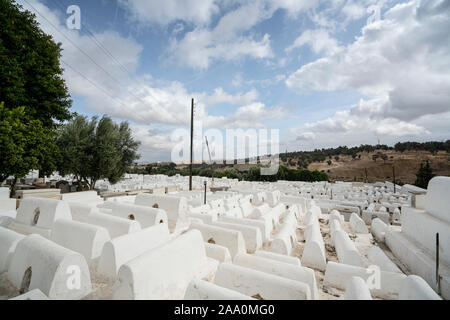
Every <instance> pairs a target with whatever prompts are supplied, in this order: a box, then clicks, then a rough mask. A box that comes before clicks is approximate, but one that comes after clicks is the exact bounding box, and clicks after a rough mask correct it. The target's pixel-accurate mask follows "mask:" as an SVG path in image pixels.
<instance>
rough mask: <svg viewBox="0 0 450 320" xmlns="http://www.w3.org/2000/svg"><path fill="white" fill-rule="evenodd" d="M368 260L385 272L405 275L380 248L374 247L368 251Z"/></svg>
mask: <svg viewBox="0 0 450 320" xmlns="http://www.w3.org/2000/svg"><path fill="white" fill-rule="evenodd" d="M367 258H369V260H370V261H371V262H372V264H374V265H377V266H379V267H380V269H381V270H383V271H389V272H397V273H403V272H402V271H401V270H400V269H399V268H398V267H397V266H396V265H395V263H393V262H392V261H391V259H389V258H388V256H387V255H386V254H385V253H384V252H383V250H381V249H380V247H377V246H373V247H371V248H369V250H367Z"/></svg>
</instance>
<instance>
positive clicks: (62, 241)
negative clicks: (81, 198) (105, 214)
mask: <svg viewBox="0 0 450 320" xmlns="http://www.w3.org/2000/svg"><path fill="white" fill-rule="evenodd" d="M110 239H111V238H110V236H109V232H108V230H106V229H105V228H103V227H99V226H94V225H92V224H87V223H83V222H78V221H72V220H67V219H59V220H57V221H56V222H55V223H54V224H53V229H52V235H51V240H52V241H53V242H55V243H57V244H59V245H61V246H63V247H65V248H67V249H70V250H73V251H75V252H78V253H81V254H82V255H83V256H84V257H85V259H86V261H87V262H88V264H89V265H91V266H94V265H95V264H96V263H97V259H98V258H99V257H100V255H101V253H102V249H103V246H104V244H105V243H106V242H107V241H109V240H110Z"/></svg>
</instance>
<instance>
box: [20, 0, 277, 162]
mask: <svg viewBox="0 0 450 320" xmlns="http://www.w3.org/2000/svg"><path fill="white" fill-rule="evenodd" d="M28 1H30V3H31V4H32V5H33V7H34V8H36V9H37V10H38V11H39V12H40V13H41V14H42V15H44V16H45V17H46V18H47V19H48V20H49V21H50V22H51V23H49V22H48V21H47V20H46V19H44V18H42V16H41V15H39V14H38V13H36V17H37V20H38V22H39V23H40V24H41V28H42V29H43V30H44V32H46V33H48V34H51V35H52V36H53V37H54V39H55V41H57V42H61V43H62V48H63V51H62V60H63V61H65V62H67V63H68V64H69V65H70V66H71V67H72V68H73V69H71V68H70V67H67V66H65V65H64V64H62V67H63V68H64V69H65V71H64V75H63V77H64V79H65V80H66V83H67V85H68V87H69V91H70V93H71V95H72V96H80V97H83V98H84V99H85V107H86V111H89V112H94V113H104V114H108V115H110V116H112V117H115V118H119V119H123V120H129V121H131V127H132V129H133V132H134V135H135V137H137V139H138V140H140V141H142V146H141V151H142V152H143V153H144V154H145V155H147V156H152V155H155V154H158V155H161V156H163V154H166V153H167V151H168V150H169V149H170V148H171V147H172V143H171V142H170V139H169V133H170V131H171V130H172V128H173V126H188V125H189V121H190V101H191V98H192V97H194V98H195V99H196V101H197V104H196V108H195V109H196V114H195V116H196V120H202V121H203V125H204V127H218V128H226V127H233V126H243V127H252V128H254V127H261V126H263V123H262V122H263V121H264V120H266V119H270V118H276V117H279V116H280V115H282V114H283V111H282V109H281V108H278V107H275V108H269V107H266V106H265V105H263V104H258V103H256V102H255V100H256V99H257V98H258V92H257V91H256V90H254V89H253V90H250V91H248V92H240V93H237V94H231V93H228V92H226V91H224V90H223V88H220V87H219V88H216V89H215V90H214V91H213V92H212V93H211V94H209V93H206V92H189V91H188V90H187V89H186V88H185V87H184V86H183V85H182V84H181V83H179V82H176V81H171V82H167V81H161V80H159V79H154V78H153V77H151V76H150V75H148V74H147V75H143V76H139V77H138V76H136V75H135V74H134V72H135V70H136V69H137V68H138V66H139V63H140V59H141V53H142V50H143V48H142V46H141V45H140V44H138V43H137V42H136V41H135V40H134V39H133V38H125V37H122V36H120V35H119V34H118V33H116V32H113V31H105V32H101V33H95V34H94V35H95V38H96V39H97V40H98V41H99V42H100V43H101V44H102V46H104V47H105V48H106V49H107V50H108V51H109V52H110V53H112V55H113V56H114V57H115V59H116V60H118V61H119V62H120V64H122V65H123V66H125V68H126V69H127V70H128V72H125V71H124V70H122V67H119V65H118V64H117V63H115V62H114V61H112V60H111V59H109V58H108V57H106V56H105V53H104V52H102V50H101V49H100V48H99V47H97V46H96V44H95V42H94V41H93V40H92V39H91V38H89V37H88V36H86V35H82V34H80V33H79V32H78V31H76V30H68V29H67V28H66V26H65V23H64V21H65V19H64V18H65V17H64V15H60V14H59V13H58V12H57V11H52V10H50V9H49V8H48V7H46V6H45V5H43V4H42V3H41V2H39V1H38V0H28ZM19 3H21V4H23V6H24V8H25V9H28V10H30V11H32V12H34V9H32V8H31V7H29V6H28V5H27V3H25V2H21V1H19ZM52 24H53V25H54V26H55V27H56V28H55V27H53V26H52ZM61 32H62V33H63V34H64V35H66V37H67V38H69V39H70V41H69V40H68V39H67V38H66V37H64V36H63V35H62V34H61ZM74 44H75V45H74ZM77 47H78V48H79V49H81V51H82V52H84V53H86V55H88V56H89V57H90V58H89V57H87V56H86V55H85V54H83V53H82V52H81V51H80V50H79V49H78V48H77ZM91 59H92V60H94V61H95V62H96V63H97V64H98V65H99V66H101V68H103V69H104V70H105V72H104V71H102V70H101V69H100V67H99V66H97V65H96V64H95V63H94V62H93V61H91ZM80 74H82V75H83V76H84V77H87V78H88V79H89V80H91V81H92V82H94V83H95V84H96V85H97V86H94V85H92V84H91V83H90V82H89V81H88V80H86V78H84V77H83V76H82V75H80ZM105 92H106V94H105ZM217 103H228V104H231V105H233V104H234V105H238V106H241V107H240V108H238V109H237V111H236V112H235V113H233V114H231V115H230V116H212V115H209V114H208V112H207V108H206V106H207V105H208V106H209V105H212V104H217ZM255 106H258V107H255ZM251 110H252V111H254V113H253V114H252V113H251V112H250V111H251ZM149 124H152V125H153V124H156V125H159V126H163V127H164V128H165V130H163V131H157V132H155V131H153V130H149V129H148V125H149Z"/></svg>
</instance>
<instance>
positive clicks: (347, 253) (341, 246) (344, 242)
mask: <svg viewBox="0 0 450 320" xmlns="http://www.w3.org/2000/svg"><path fill="white" fill-rule="evenodd" d="M334 246H335V248H336V253H337V256H338V259H339V262H341V263H344V264H349V265H352V266H358V267H365V263H364V260H363V258H362V257H361V254H360V253H359V251H358V249H357V248H356V246H355V243H354V242H353V241H352V240H351V239H350V237H349V236H348V234H347V233H346V232H345V231H343V230H338V231H335V232H334Z"/></svg>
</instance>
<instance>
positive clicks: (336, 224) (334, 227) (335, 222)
mask: <svg viewBox="0 0 450 320" xmlns="http://www.w3.org/2000/svg"><path fill="white" fill-rule="evenodd" d="M329 223H330V239H331V243H332V244H333V246H334V233H335V232H336V231H338V230H341V231H342V226H341V223H340V221H339V219H331V220H330V222H329Z"/></svg>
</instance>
